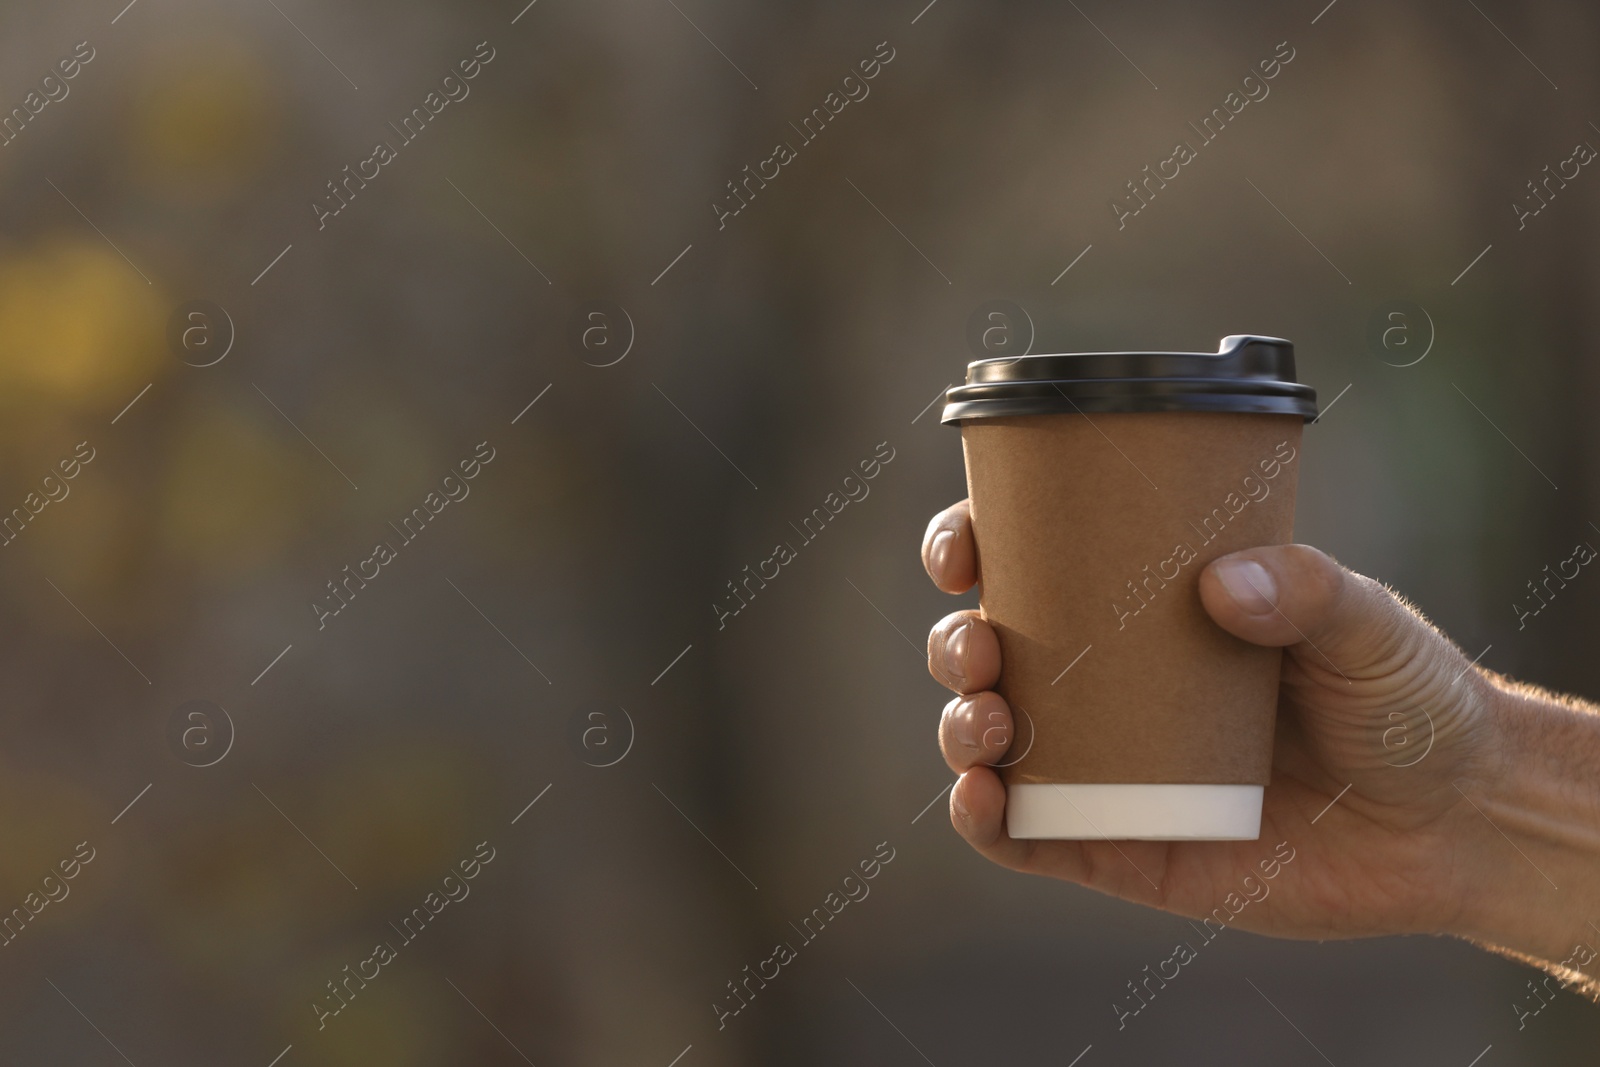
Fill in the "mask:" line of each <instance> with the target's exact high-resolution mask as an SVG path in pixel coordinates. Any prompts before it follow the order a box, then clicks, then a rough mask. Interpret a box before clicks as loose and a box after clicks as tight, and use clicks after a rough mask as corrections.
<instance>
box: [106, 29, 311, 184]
mask: <svg viewBox="0 0 1600 1067" xmlns="http://www.w3.org/2000/svg"><path fill="white" fill-rule="evenodd" d="M140 80H141V82H142V85H141V87H140V88H139V89H138V90H137V91H136V92H135V95H134V104H133V114H132V116H131V117H130V121H129V122H128V123H127V124H126V126H125V127H124V131H125V134H126V142H125V143H126V145H127V151H128V156H129V158H130V160H131V161H132V163H133V171H134V175H135V177H137V178H139V179H140V180H142V181H143V182H144V183H145V184H147V185H148V186H149V187H150V188H151V189H152V190H153V191H155V192H168V193H170V192H171V191H172V189H173V187H174V186H181V188H182V191H183V193H184V195H185V196H188V195H191V194H193V193H195V192H199V193H202V194H209V195H213V196H219V195H224V194H227V193H230V192H232V191H234V190H235V189H236V188H237V187H238V186H239V185H240V184H241V183H242V182H244V181H245V180H246V179H248V178H249V177H250V176H251V175H252V174H254V173H256V172H257V171H258V170H259V169H260V168H261V166H262V164H263V163H264V162H265V161H266V160H267V158H268V157H269V156H270V155H271V154H272V151H273V149H274V147H275V146H276V144H277V140H278V138H277V131H278V127H279V124H280V122H281V116H282V113H283V108H282V105H281V103H280V102H279V101H277V100H276V99H275V98H274V97H273V95H272V91H271V84H272V83H271V79H269V78H268V77H267V76H266V72H265V70H264V69H263V68H262V65H261V63H260V61H259V60H258V59H257V58H256V56H255V53H254V52H251V51H249V50H247V49H245V48H243V47H241V46H240V45H239V43H238V42H235V41H230V40H224V39H220V38H208V39H206V40H203V41H193V40H189V41H180V42H176V43H174V44H171V45H169V46H168V47H166V48H164V49H162V50H161V51H160V52H158V53H156V54H154V55H152V56H151V57H150V60H149V64H148V66H147V68H146V69H145V71H143V72H142V74H141V79H140Z"/></svg>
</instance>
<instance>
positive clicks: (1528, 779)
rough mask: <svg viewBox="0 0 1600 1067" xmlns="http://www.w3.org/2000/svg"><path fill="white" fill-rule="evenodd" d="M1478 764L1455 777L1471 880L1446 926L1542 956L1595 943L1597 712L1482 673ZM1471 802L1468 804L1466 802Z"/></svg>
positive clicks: (1599, 843) (1599, 813) (1599, 894)
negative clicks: (1455, 922)
mask: <svg viewBox="0 0 1600 1067" xmlns="http://www.w3.org/2000/svg"><path fill="white" fill-rule="evenodd" d="M1486 684H1487V686H1488V688H1489V693H1488V695H1487V699H1486V700H1485V701H1484V715H1485V718H1486V720H1487V721H1486V730H1485V739H1486V742H1487V744H1486V745H1485V749H1486V751H1485V759H1484V765H1485V766H1484V770H1483V771H1482V772H1480V773H1479V774H1476V775H1472V776H1470V777H1463V778H1461V779H1459V780H1457V781H1456V782H1455V783H1454V787H1455V789H1457V790H1459V791H1460V793H1461V795H1462V796H1463V797H1464V798H1465V802H1461V806H1462V807H1464V808H1467V809H1468V810H1467V812H1466V813H1465V820H1466V821H1465V823H1463V826H1464V827H1472V828H1473V829H1469V830H1467V831H1466V837H1465V838H1464V840H1463V843H1462V845H1463V847H1462V848H1461V850H1460V852H1459V853H1458V856H1459V857H1460V864H1461V865H1462V866H1464V867H1466V868H1468V869H1469V870H1470V871H1471V873H1472V875H1473V877H1470V878H1467V879H1462V881H1463V882H1465V883H1466V884H1469V885H1472V886H1473V887H1474V888H1473V890H1472V892H1471V896H1470V899H1468V900H1467V901H1466V902H1465V907H1464V908H1463V910H1462V913H1461V923H1460V928H1459V929H1454V930H1451V931H1449V932H1450V933H1454V934H1457V935H1459V936H1462V937H1466V938H1468V939H1470V940H1474V941H1481V942H1485V943H1487V944H1490V945H1493V946H1497V947H1500V948H1504V949H1508V950H1511V951H1514V952H1517V953H1521V954H1524V955H1527V956H1532V957H1535V958H1537V959H1542V960H1547V961H1552V962H1554V961H1560V960H1564V959H1566V958H1567V957H1568V956H1570V955H1571V954H1572V952H1573V950H1574V947H1575V946H1577V945H1578V944H1580V943H1582V944H1588V945H1595V944H1600V929H1597V928H1596V927H1595V926H1594V925H1591V922H1592V921H1600V714H1597V713H1596V711H1595V710H1594V709H1593V708H1590V707H1588V706H1585V705H1583V704H1579V703H1576V702H1573V703H1568V702H1564V701H1562V700H1560V699H1558V698H1556V697H1554V696H1552V695H1550V694H1547V693H1543V692H1541V691H1538V690H1534V689H1531V688H1528V687H1521V686H1516V685H1514V684H1511V683H1507V682H1503V681H1500V680H1498V679H1495V678H1488V679H1486ZM1474 807H1475V808H1476V809H1477V810H1476V811H1472V810H1471V808H1474Z"/></svg>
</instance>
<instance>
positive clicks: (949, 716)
mask: <svg viewBox="0 0 1600 1067" xmlns="http://www.w3.org/2000/svg"><path fill="white" fill-rule="evenodd" d="M922 555H923V562H924V565H925V566H926V567H927V570H928V574H929V575H930V576H931V577H932V578H933V581H934V584H935V585H937V586H938V587H939V588H940V589H942V590H944V591H945V592H947V593H964V592H966V591H967V590H969V589H970V588H972V587H973V586H974V585H975V584H976V583H977V582H978V581H979V578H980V575H979V573H978V564H979V561H978V558H977V553H976V550H975V546H974V540H973V533H972V524H971V516H970V513H969V510H968V505H967V502H966V501H962V502H961V503H959V504H957V505H955V506H954V507H951V508H949V509H947V510H946V511H944V512H942V513H940V514H939V515H938V516H936V517H935V518H934V519H933V521H932V522H931V523H930V524H929V526H928V531H927V535H926V537H925V538H924V541H923V546H922ZM1200 598H1201V601H1202V602H1203V604H1204V606H1205V609H1206V611H1207V612H1208V613H1209V614H1210V616H1211V618H1212V619H1213V620H1214V621H1215V622H1216V624H1217V625H1218V626H1221V627H1222V628H1223V629H1224V630H1227V631H1228V632H1229V633H1231V634H1234V635H1235V636H1237V637H1239V638H1242V639H1243V640H1245V641H1249V642H1251V643H1252V644H1257V645H1266V646H1279V647H1282V648H1283V649H1284V653H1285V654H1284V661H1283V676H1282V678H1283V680H1282V684H1281V688H1280V696H1279V708H1278V723H1277V741H1276V748H1275V751H1274V755H1273V774H1272V783H1271V784H1270V785H1269V786H1267V788H1266V792H1265V799H1264V804H1263V810H1262V823H1261V839H1260V840H1259V841H1234V842H1172V843H1166V842H1151V841H1123V842H1111V841H1051V840H1020V841H1019V840H1013V839H1011V838H1010V837H1009V836H1007V834H1006V831H1005V821H1004V815H1005V801H1006V794H1005V787H1004V785H1003V784H1002V783H1001V781H1000V777H999V775H997V774H996V773H995V771H994V770H993V769H992V765H993V764H995V763H998V762H1001V761H1002V760H1003V759H1004V758H1005V754H1006V750H1007V747H1008V746H1009V744H1010V740H1011V737H1012V722H1011V715H1010V709H1009V708H1007V706H1006V702H1005V700H1004V699H1003V698H1002V697H1001V696H1000V695H999V694H998V693H996V692H994V691H993V687H994V685H995V684H996V682H997V681H998V680H999V678H1000V670H1001V663H1000V649H999V643H998V641H997V640H996V637H995V633H994V631H993V629H991V628H990V626H989V625H988V623H986V622H985V621H984V620H983V618H982V617H981V615H980V614H979V613H978V612H976V611H959V612H956V613H955V614H953V615H950V616H948V617H946V618H945V619H943V620H942V621H940V622H939V624H938V625H936V626H935V627H934V628H933V630H932V632H931V633H930V634H929V637H928V668H929V670H930V671H931V672H932V673H933V676H934V677H935V678H936V679H938V680H939V682H940V683H941V684H943V685H945V686H946V687H948V688H950V689H951V690H953V691H955V692H956V693H957V694H958V695H957V696H956V698H955V699H954V700H952V701H951V702H950V703H949V704H948V705H947V706H946V707H945V709H944V715H943V717H942V719H941V721H940V725H939V744H940V747H941V748H942V749H943V751H944V755H945V760H946V762H948V763H949V765H950V767H951V769H952V770H954V771H955V772H957V773H958V774H959V775H960V776H961V777H960V780H959V781H957V782H956V785H955V788H954V789H953V790H952V792H951V795H950V818H951V822H952V823H953V824H954V825H955V828H956V829H957V830H958V831H959V832H960V833H961V835H962V836H963V837H965V838H966V839H967V841H968V843H969V844H971V845H972V847H973V848H975V849H977V850H978V851H979V852H981V853H982V854H983V855H985V856H987V857H988V858H989V859H991V860H993V861H994V862H996V863H999V864H1001V865H1002V866H1006V867H1010V868H1013V869H1015V870H1019V871H1026V872H1029V873H1033V874H1043V875H1049V876H1052V877H1056V878H1062V879H1066V880H1069V881H1073V882H1078V883H1081V884H1083V885H1086V886H1089V887H1090V888H1093V889H1096V890H1099V891H1101V892H1104V893H1110V894H1114V895H1116V896H1120V897H1124V898H1126V899H1128V900H1132V901H1136V902H1139V903H1142V904H1149V905H1151V906H1154V907H1158V908H1163V909H1166V910H1168V911H1172V912H1176V913H1178V914H1180V915H1185V916H1189V917H1199V916H1203V915H1205V914H1207V913H1209V912H1211V911H1212V909H1214V908H1216V907H1217V906H1218V905H1219V904H1220V903H1221V902H1222V900H1223V898H1224V897H1225V896H1226V895H1228V894H1229V893H1242V890H1241V883H1242V881H1243V879H1244V878H1245V877H1246V876H1251V875H1254V876H1256V877H1257V879H1258V880H1259V871H1258V866H1257V865H1258V863H1259V862H1260V861H1262V860H1266V859H1270V858H1271V856H1272V854H1273V849H1274V846H1275V845H1276V844H1277V843H1279V842H1288V844H1289V846H1290V847H1291V848H1293V849H1294V850H1295V856H1296V858H1295V860H1294V861H1293V862H1292V863H1290V864H1287V865H1285V866H1284V867H1283V870H1282V871H1281V873H1280V875H1279V876H1278V877H1277V878H1276V879H1275V880H1274V881H1273V882H1272V883H1271V892H1270V894H1269V895H1268V896H1267V897H1266V898H1265V899H1263V900H1261V901H1260V902H1259V903H1253V904H1252V905H1251V906H1250V907H1248V908H1245V909H1244V910H1243V911H1242V912H1241V913H1240V914H1239V917H1238V919H1237V922H1236V924H1235V925H1237V926H1240V927H1243V928H1246V929H1251V930H1254V931H1257V932H1259V933H1265V934H1272V935H1275V936H1280V937H1302V938H1339V937H1362V936H1370V935H1378V934H1396V933H1424V932H1426V933H1444V932H1448V933H1457V934H1460V935H1462V936H1468V937H1477V938H1482V939H1485V940H1490V941H1497V942H1499V943H1502V944H1508V945H1510V946H1512V947H1514V948H1519V949H1522V950H1524V951H1528V952H1532V953H1534V954H1539V955H1543V956H1544V958H1546V959H1550V960H1558V959H1561V958H1563V956H1564V955H1565V952H1564V949H1557V948H1553V947H1551V946H1562V945H1564V946H1565V947H1566V948H1570V947H1571V945H1572V941H1571V940H1565V939H1566V938H1567V937H1568V935H1567V934H1566V933H1565V932H1564V931H1565V929H1566V926H1572V927H1573V929H1572V931H1571V936H1572V937H1576V936H1577V935H1578V933H1579V932H1580V930H1581V929H1582V928H1583V927H1582V924H1581V922H1579V921H1578V920H1577V919H1576V918H1575V917H1574V918H1571V919H1570V920H1562V922H1560V923H1551V924H1547V928H1541V929H1540V930H1538V931H1537V932H1536V931H1535V930H1534V929H1533V924H1532V923H1531V922H1530V920H1527V919H1525V918H1518V912H1519V907H1520V910H1521V911H1524V912H1525V911H1526V908H1527V907H1530V906H1531V907H1535V908H1538V907H1545V908H1546V910H1547V911H1548V910H1549V908H1548V905H1549V904H1550V901H1549V900H1539V899H1537V897H1538V895H1539V894H1542V893H1548V892H1550V889H1551V886H1552V885H1553V884H1554V883H1550V885H1546V884H1545V883H1547V882H1550V879H1549V878H1548V877H1545V876H1544V875H1545V874H1546V873H1547V872H1541V871H1539V868H1538V867H1532V869H1530V867H1531V866H1532V865H1533V863H1534V861H1533V860H1532V859H1530V855H1532V854H1534V853H1536V852H1539V851H1540V850H1541V849H1543V848H1544V846H1545V844H1548V843H1549V842H1550V841H1554V840H1555V839H1556V838H1558V837H1560V836H1561V834H1560V833H1559V832H1557V831H1556V830H1555V829H1553V828H1552V827H1551V826H1550V825H1548V820H1545V819H1543V816H1542V813H1539V812H1532V811H1530V810H1529V809H1530V808H1533V807H1537V806H1539V804H1541V803H1543V802H1544V800H1545V799H1548V798H1547V796H1546V797H1544V798H1536V797H1534V795H1533V794H1534V793H1535V792H1537V790H1536V789H1534V788H1533V787H1531V786H1530V787H1526V788H1523V787H1519V786H1516V785H1515V783H1516V782H1517V781H1518V780H1519V779H1520V778H1521V777H1525V775H1526V771H1525V769H1524V768H1522V767H1519V766H1517V765H1516V764H1515V760H1516V753H1518V752H1519V751H1523V750H1525V746H1526V745H1528V744H1529V743H1530V742H1529V737H1530V735H1531V734H1533V733H1536V731H1535V730H1534V729H1533V728H1532V727H1531V726H1530V725H1529V719H1528V716H1530V715H1533V714H1544V712H1543V711H1540V710H1537V709H1542V708H1545V707H1547V706H1548V703H1549V700H1548V698H1543V699H1541V698H1539V697H1537V696H1520V697H1519V696H1518V695H1516V694H1514V693H1513V692H1511V691H1510V686H1509V685H1507V684H1505V683H1502V682H1500V681H1499V680H1497V679H1496V678H1495V677H1494V676H1492V675H1490V674H1489V673H1488V672H1486V671H1482V670H1480V669H1478V668H1476V667H1474V666H1472V664H1471V663H1470V661H1469V659H1468V657H1467V656H1465V655H1464V654H1463V653H1462V651H1461V650H1460V649H1459V648H1458V647H1457V646H1456V645H1455V644H1453V643H1452V642H1451V641H1450V640H1449V639H1448V638H1446V637H1445V636H1444V635H1443V634H1441V633H1440V632H1439V631H1437V630H1436V629H1434V627H1433V626H1432V625H1430V624H1429V623H1428V622H1427V620H1425V619H1423V618H1422V617H1421V616H1420V615H1419V614H1417V613H1416V612H1415V611H1414V610H1412V609H1411V608H1410V607H1409V606H1407V605H1406V604H1405V603H1403V602H1402V601H1401V600H1400V599H1399V598H1397V597H1396V596H1395V595H1394V594H1392V593H1390V592H1389V591H1388V590H1387V589H1385V588H1384V587H1383V586H1381V585H1379V584H1378V583H1376V582H1374V581H1372V580H1371V579H1369V578H1364V577H1362V576H1360V575H1358V574H1354V573H1352V572H1350V571H1348V570H1346V569H1345V568H1343V567H1340V566H1339V565H1338V564H1336V563H1335V562H1334V561H1333V560H1332V559H1330V558H1328V557H1327V556H1326V555H1324V554H1323V553H1321V552H1319V551H1317V550H1316V549H1314V548H1310V547H1307V546H1305V545H1285V546H1279V547H1270V548H1255V549H1249V550H1247V551H1243V552H1236V553H1234V554H1232V555H1229V556H1224V557H1222V558H1221V559H1218V560H1216V561H1214V562H1213V563H1211V564H1210V566H1208V567H1207V568H1206V569H1205V571H1204V572H1203V573H1202V574H1201V577H1200ZM1535 706H1537V708H1536V707H1535ZM1569 717H1570V718H1571V719H1572V720H1573V721H1572V722H1568V723H1566V726H1567V727H1570V728H1573V729H1574V730H1575V731H1579V732H1580V735H1581V738H1583V739H1586V743H1587V746H1588V747H1587V752H1588V753H1589V758H1590V759H1594V758H1595V757H1596V756H1600V729H1597V726H1600V718H1597V717H1595V716H1594V715H1592V714H1588V713H1584V712H1575V711H1574V712H1569ZM1585 717H1586V718H1587V725H1586V726H1585V724H1584V723H1583V722H1582V721H1580V720H1583V719H1584V718H1585ZM1512 720H1514V721H1512ZM1574 723H1576V726H1574ZM1552 725H1553V727H1554V724H1552ZM1553 732H1555V731H1554V729H1553ZM1511 742H1518V743H1511ZM1569 758H1570V757H1569ZM1580 766H1581V764H1580ZM1568 773H1572V774H1574V775H1578V774H1579V773H1580V772H1579V771H1578V769H1577V768H1572V769H1571V770H1569V771H1568ZM1596 775H1600V766H1594V765H1593V764H1590V765H1588V775H1587V777H1589V778H1590V779H1591V780H1592V777H1593V776H1596ZM1573 784H1576V783H1575V782H1574V783H1573ZM1519 790H1520V791H1519ZM1548 792H1549V791H1548V790H1546V794H1548ZM1596 810H1600V805H1596V806H1594V807H1591V809H1590V811H1591V815H1592V814H1593V813H1594V812H1595V811H1596ZM1491 814H1494V815H1495V819H1494V821H1493V822H1491V821H1490V818H1489V816H1490V815H1491ZM1313 823H1314V825H1313ZM1496 824H1499V827H1500V828H1497V825H1496ZM1502 828H1504V832H1503V830H1502ZM1519 829H1522V830H1525V831H1526V832H1525V833H1522V834H1519V833H1518V830H1519ZM1540 829H1542V830H1543V831H1544V833H1543V834H1542V835H1541V834H1540V832H1539V830H1540ZM1507 833H1509V834H1511V836H1515V837H1517V838H1518V840H1521V841H1522V842H1523V843H1522V844H1521V845H1515V846H1514V845H1513V842H1512V841H1511V839H1510V837H1508V836H1506V834H1507ZM1587 833H1588V836H1589V837H1590V839H1591V840H1594V839H1596V838H1600V825H1597V824H1596V823H1595V822H1594V821H1592V820H1591V821H1590V823H1589V825H1588V828H1587ZM1513 847H1516V848H1517V849H1519V850H1523V849H1525V850H1526V851H1525V854H1524V856H1523V857H1522V858H1519V857H1518V855H1517V852H1516V851H1513ZM1568 852H1569V853H1572V852H1573V850H1572V849H1571V848H1570V847H1569V849H1568ZM1574 855H1575V854H1574ZM1580 859H1581V860H1585V861H1586V862H1587V864H1588V866H1587V867H1583V866H1582V865H1581V863H1580V866H1579V868H1578V869H1580V870H1585V871H1586V872H1587V876H1588V884H1589V888H1590V892H1591V896H1590V902H1591V903H1596V901H1595V897H1594V895H1593V893H1594V887H1595V886H1596V885H1600V866H1596V865H1595V858H1594V856H1593V854H1592V853H1591V854H1588V855H1587V856H1585V857H1581V858H1580ZM1524 860H1527V861H1528V862H1527V863H1526V864H1525V863H1524ZM1545 862H1546V864H1553V863H1554V862H1555V861H1553V860H1551V859H1549V858H1546V861H1545ZM1563 869H1566V868H1563ZM1571 896H1572V894H1571V893H1569V898H1570V897H1571ZM1524 898H1526V899H1524ZM1570 903H1573V904H1576V903H1577V901H1576V900H1575V899H1573V900H1570ZM1573 914H1574V916H1576V914H1577V912H1574V913H1573ZM1596 918H1597V919H1600V911H1597V914H1596ZM1595 943H1600V933H1597V934H1596V935H1595ZM1558 951H1561V952H1562V955H1555V954H1554V953H1556V952H1558Z"/></svg>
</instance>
